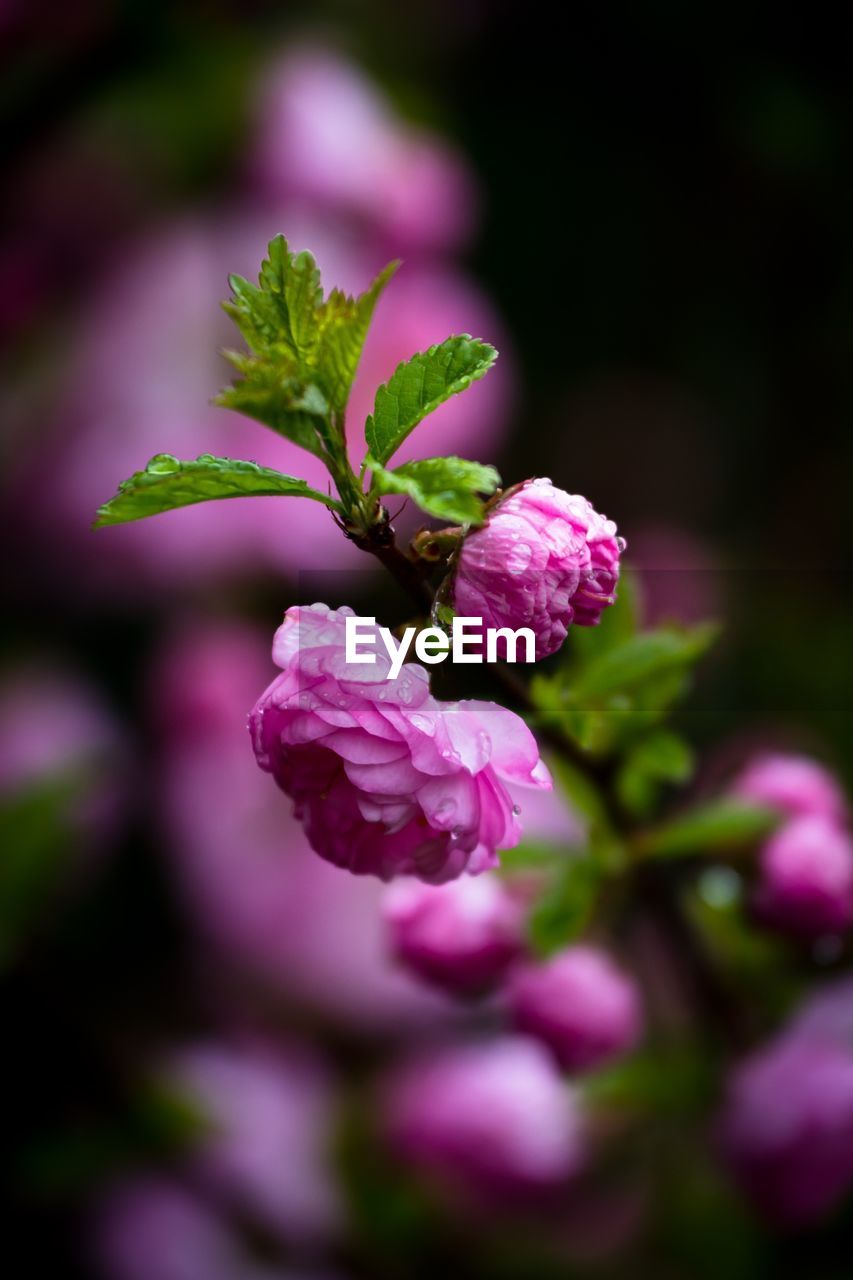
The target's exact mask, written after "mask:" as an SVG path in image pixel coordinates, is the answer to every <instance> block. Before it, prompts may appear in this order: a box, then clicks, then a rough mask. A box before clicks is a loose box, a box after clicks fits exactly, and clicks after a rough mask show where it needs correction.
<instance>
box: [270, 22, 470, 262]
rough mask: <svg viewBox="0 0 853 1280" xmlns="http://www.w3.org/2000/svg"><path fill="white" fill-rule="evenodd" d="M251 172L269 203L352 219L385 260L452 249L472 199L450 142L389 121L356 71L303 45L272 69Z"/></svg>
mask: <svg viewBox="0 0 853 1280" xmlns="http://www.w3.org/2000/svg"><path fill="white" fill-rule="evenodd" d="M250 172H251V175H252V177H253V179H254V181H255V183H256V185H257V188H258V190H259V193H260V194H261V196H262V197H264V198H265V199H267V200H269V199H271V198H272V199H275V200H279V199H281V200H284V201H288V200H290V201H292V200H293V199H294V198H297V199H301V200H302V201H304V202H305V203H307V204H308V205H309V206H310V207H312V208H314V209H318V208H319V209H323V208H325V209H329V210H332V211H334V212H335V213H336V214H339V215H342V216H343V217H345V218H355V219H356V220H357V221H359V222H361V223H364V224H365V226H366V227H367V228H369V229H371V230H373V231H374V232H375V233H376V234H377V235H378V236H379V237H380V238H382V239H383V241H384V242H385V243H386V244H387V245H388V246H389V251H390V252H393V253H396V252H399V251H403V252H406V251H410V250H412V249H435V248H451V247H454V246H456V245H458V244H459V242H460V241H461V240H463V239H464V238H465V237H466V236H467V234H468V232H469V231H470V230H471V228H472V225H473V223H474V220H475V216H476V205H477V193H476V190H475V185H474V181H473V178H472V176H471V173H470V171H469V169H468V167H467V165H466V164H465V162H464V160H463V159H462V157H461V155H459V153H458V152H457V151H456V150H455V149H454V148H453V147H452V146H451V145H450V144H449V143H448V142H446V141H443V140H442V139H440V138H439V137H438V136H437V135H435V134H433V133H430V132H428V131H427V130H425V129H419V128H417V127H415V126H413V125H409V124H407V123H405V122H403V121H402V120H400V119H398V118H396V117H395V115H394V113H393V111H392V109H391V107H390V104H389V103H388V102H387V101H386V99H385V98H384V97H383V95H382V93H381V92H380V90H379V89H378V88H377V87H376V86H375V85H374V84H373V83H372V82H371V81H370V79H369V78H368V77H367V76H366V75H365V74H364V72H362V71H361V70H360V68H358V67H357V66H356V65H355V64H354V63H352V62H350V61H348V60H347V59H346V58H344V57H342V56H341V55H339V54H337V53H335V52H333V51H332V50H330V49H324V48H322V47H319V46H318V47H310V46H306V47H303V48H301V49H295V50H291V51H289V52H288V53H287V54H286V55H285V57H283V58H281V59H280V60H279V61H278V62H276V63H275V64H273V65H272V66H271V67H270V68H269V70H268V72H267V75H266V76H265V78H264V79H263V82H262V84H261V88H260V92H259V94H258V99H257V104H256V125H255V137H254V141H253V143H252V144H251V162H250Z"/></svg>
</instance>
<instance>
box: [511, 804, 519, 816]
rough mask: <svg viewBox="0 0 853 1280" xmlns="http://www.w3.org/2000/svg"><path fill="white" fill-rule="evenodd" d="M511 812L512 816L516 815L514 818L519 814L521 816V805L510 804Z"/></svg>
mask: <svg viewBox="0 0 853 1280" xmlns="http://www.w3.org/2000/svg"><path fill="white" fill-rule="evenodd" d="M512 812H513V816H514V817H516V818H518V817H520V816H521V805H520V804H514V805H513V806H512Z"/></svg>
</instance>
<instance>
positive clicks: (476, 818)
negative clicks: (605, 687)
mask: <svg viewBox="0 0 853 1280" xmlns="http://www.w3.org/2000/svg"><path fill="white" fill-rule="evenodd" d="M354 616H355V615H354V614H353V612H352V610H350V609H345V608H344V609H339V610H330V609H329V607H328V606H327V605H323V604H315V605H312V606H310V607H301V608H291V609H288V611H287V613H286V614H285V620H284V623H283V624H282V626H281V627H279V629H278V631H277V632H276V636H275V640H274V642H273V658H274V660H275V662H276V663H277V664H278V665H279V666H280V667H281V668H282V674H281V675H280V676H279V677H278V678H277V679H276V680H274V681H273V683H272V684H271V685H270V686H269V688H268V689H267V690H266V692H265V693H264V694H263V695H262V697H261V698H260V700H259V701H258V703H257V704H256V706H255V708H254V710H253V712H252V717H251V731H252V742H253V745H254V748H255V754H256V756H257V759H258V764H259V765H260V766H261V768H262V769H264V770H265V771H266V772H268V773H271V774H272V775H273V777H274V778H275V780H276V782H277V783H278V785H279V786H280V787H281V789H282V790H283V791H284V792H286V794H287V795H289V796H290V797H291V799H292V800H293V801H294V807H293V812H294V814H295V816H296V817H297V818H299V819H300V821H301V822H302V823H303V825H304V827H305V831H306V834H307V835H308V839H309V841H310V843H311V846H312V848H314V849H315V850H316V851H317V852H318V853H319V854H320V855H321V856H322V857H324V858H326V859H327V860H328V861H330V862H333V863H335V865H337V866H340V867H344V868H346V869H348V870H350V871H352V872H354V873H356V874H359V875H376V876H379V877H380V879H383V880H388V879H390V878H391V877H393V876H395V875H415V876H417V877H418V878H419V879H421V880H425V881H427V882H428V883H433V884H440V883H442V882H443V881H446V880H451V879H454V878H455V877H456V876H458V875H461V874H462V873H463V872H465V871H467V872H469V873H471V874H476V873H477V872H480V871H484V870H487V869H488V868H490V867H493V866H496V865H497V862H498V858H497V853H498V850H500V849H509V848H512V847H513V846H514V845H516V844H517V843H518V842H519V840H520V838H521V833H522V828H521V825H520V823H519V822H518V819H517V815H516V813H515V809H514V807H513V803H512V800H511V798H510V795H509V793H508V791H507V789H506V786H505V783H506V782H514V783H516V784H520V785H529V786H531V787H542V788H543V789H547V788H550V786H551V785H552V784H551V779H550V775H549V773H548V770H547V769H546V767H545V765H544V764H543V762H542V760H541V759H540V756H539V749H538V746H537V744H536V740H535V738H534V737H533V735H532V733H531V732H530V730H529V729H528V728H527V725H526V724H525V722H524V721H523V720H522V719H521V718H520V717H519V716H517V715H515V714H514V713H513V712H511V711H508V710H507V709H506V708H504V707H501V706H498V705H497V704H496V703H493V702H480V701H476V700H466V701H461V702H438V701H436V699H434V698H433V697H432V695H431V694H430V692H429V676H428V674H427V672H426V670H425V669H424V668H423V667H422V666H419V665H418V664H416V663H406V664H405V665H404V666H403V668H402V670H401V672H400V674H399V676H397V678H396V679H391V678H390V677H389V668H390V659H389V658H388V655H387V653H386V652H385V650H384V646H383V645H382V641H381V638H380V635H379V628H378V627H377V626H376V625H375V624H374V626H373V631H374V639H375V642H376V645H377V646H378V647H377V652H376V662H375V663H373V664H370V663H367V664H360V663H359V664H355V663H353V664H347V662H346V660H345V644H344V633H345V622H346V619H347V617H354ZM380 650H381V652H380Z"/></svg>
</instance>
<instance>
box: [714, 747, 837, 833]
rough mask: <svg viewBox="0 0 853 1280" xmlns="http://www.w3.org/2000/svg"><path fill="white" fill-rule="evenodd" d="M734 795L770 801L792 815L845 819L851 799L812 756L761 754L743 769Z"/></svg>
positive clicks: (780, 809)
mask: <svg viewBox="0 0 853 1280" xmlns="http://www.w3.org/2000/svg"><path fill="white" fill-rule="evenodd" d="M732 790H733V793H734V795H736V796H740V797H742V798H743V799H744V800H752V801H754V802H755V803H756V804H763V805H767V806H768V807H769V808H771V809H777V810H778V811H779V813H781V814H783V815H785V816H786V817H791V818H802V817H810V816H814V817H823V818H828V819H829V820H830V821H832V822H836V823H838V822H842V821H843V820H844V816H845V814H846V811H847V801H846V799H845V796H844V792H843V791H842V788H841V785H840V783H839V781H838V779H837V778H836V777H835V775H834V774H833V773H831V772H830V770H829V769H827V768H826V766H825V765H822V764H820V763H819V762H818V761H817V760H812V759H811V758H810V757H809V756H795V755H783V754H781V753H776V754H767V755H762V756H758V757H757V758H756V759H755V760H753V761H751V763H750V764H748V765H747V767H746V768H745V769H744V770H743V772H742V773H741V774H740V776H739V777H738V778H737V779H736V781H735V783H734V786H733V788H732Z"/></svg>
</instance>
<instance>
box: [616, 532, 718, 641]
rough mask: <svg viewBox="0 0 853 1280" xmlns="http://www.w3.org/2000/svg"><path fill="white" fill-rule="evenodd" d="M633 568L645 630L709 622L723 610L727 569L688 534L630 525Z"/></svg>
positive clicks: (698, 539) (699, 541) (693, 535)
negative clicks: (665, 624) (678, 624)
mask: <svg viewBox="0 0 853 1280" xmlns="http://www.w3.org/2000/svg"><path fill="white" fill-rule="evenodd" d="M630 562H631V569H632V570H633V571H634V574H635V578H636V582H637V588H638V593H639V600H640V606H641V613H642V617H643V622H644V625H646V626H649V627H653V626H658V625H659V624H660V623H662V622H671V621H673V620H677V621H678V622H682V623H684V624H685V625H690V624H693V623H699V622H707V621H708V620H709V619H713V618H718V617H720V615H721V613H722V612H723V610H724V609H725V604H726V600H725V595H726V592H725V579H724V572H723V568H722V566H721V565H720V563H719V560H718V559H717V557H716V556H715V555H714V552H713V550H712V549H711V547H710V546H709V545H708V544H706V543H705V542H703V541H702V539H701V538H699V537H697V536H696V534H694V533H692V532H691V531H690V530H688V529H681V528H676V527H670V526H667V525H659V524H655V525H647V526H645V527H643V526H640V527H639V528H637V527H636V526H634V525H632V526H631V549H630Z"/></svg>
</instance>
